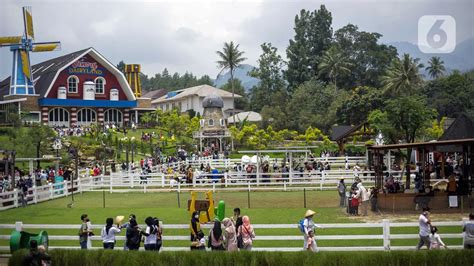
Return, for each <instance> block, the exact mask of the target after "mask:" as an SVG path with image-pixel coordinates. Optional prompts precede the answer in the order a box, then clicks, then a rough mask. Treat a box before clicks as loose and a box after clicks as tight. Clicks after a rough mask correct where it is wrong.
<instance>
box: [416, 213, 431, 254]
mask: <svg viewBox="0 0 474 266" xmlns="http://www.w3.org/2000/svg"><path fill="white" fill-rule="evenodd" d="M418 221H419V224H420V225H419V227H420V233H419V235H420V241H419V242H418V245H417V246H416V250H420V248H421V247H422V246H424V245H426V247H427V248H428V249H430V232H431V230H430V226H431V219H430V208H428V207H424V208H423V212H422V213H421V214H420V217H419V218H418Z"/></svg>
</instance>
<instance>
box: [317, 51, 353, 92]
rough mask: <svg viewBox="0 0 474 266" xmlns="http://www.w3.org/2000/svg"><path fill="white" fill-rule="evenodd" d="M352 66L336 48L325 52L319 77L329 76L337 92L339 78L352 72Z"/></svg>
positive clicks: (320, 65) (319, 67) (319, 66)
mask: <svg viewBox="0 0 474 266" xmlns="http://www.w3.org/2000/svg"><path fill="white" fill-rule="evenodd" d="M351 66H352V64H351V63H350V62H349V60H348V58H347V57H345V56H344V54H343V53H341V52H340V51H339V50H338V49H337V48H336V47H334V46H333V47H331V48H329V49H328V50H327V51H325V52H324V54H323V56H322V57H321V63H319V65H318V70H319V76H323V75H327V76H328V77H329V79H331V82H332V83H333V84H334V89H335V90H337V77H338V76H341V75H344V74H348V73H350V72H351V70H350V67H351Z"/></svg>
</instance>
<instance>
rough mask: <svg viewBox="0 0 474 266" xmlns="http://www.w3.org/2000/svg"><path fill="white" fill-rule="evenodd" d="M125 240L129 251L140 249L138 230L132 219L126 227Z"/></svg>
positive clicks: (135, 222) (135, 221)
mask: <svg viewBox="0 0 474 266" xmlns="http://www.w3.org/2000/svg"><path fill="white" fill-rule="evenodd" d="M126 238H127V240H126V241H127V242H126V244H127V248H128V249H129V250H138V249H139V248H140V241H141V234H140V228H139V227H138V224H137V220H135V219H133V218H132V219H130V224H129V225H128V227H127V233H126Z"/></svg>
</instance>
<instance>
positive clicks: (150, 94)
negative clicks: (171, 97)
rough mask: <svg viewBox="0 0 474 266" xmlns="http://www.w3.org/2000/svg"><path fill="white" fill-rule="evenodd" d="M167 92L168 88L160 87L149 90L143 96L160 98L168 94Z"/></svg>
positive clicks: (153, 98)
mask: <svg viewBox="0 0 474 266" xmlns="http://www.w3.org/2000/svg"><path fill="white" fill-rule="evenodd" d="M166 93H167V90H165V89H158V90H152V91H149V92H147V93H145V94H144V95H143V96H142V97H143V98H150V99H152V100H155V99H158V98H160V97H161V96H164V95H166Z"/></svg>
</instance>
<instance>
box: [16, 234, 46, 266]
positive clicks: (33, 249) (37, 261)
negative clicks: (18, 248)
mask: <svg viewBox="0 0 474 266" xmlns="http://www.w3.org/2000/svg"><path fill="white" fill-rule="evenodd" d="M50 263H51V257H50V256H49V255H48V254H47V253H46V251H45V249H44V247H43V246H40V247H38V242H36V240H31V242H30V252H29V253H28V254H26V255H25V257H24V258H23V263H22V264H23V265H24V266H36V265H38V266H39V265H49V264H50Z"/></svg>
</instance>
